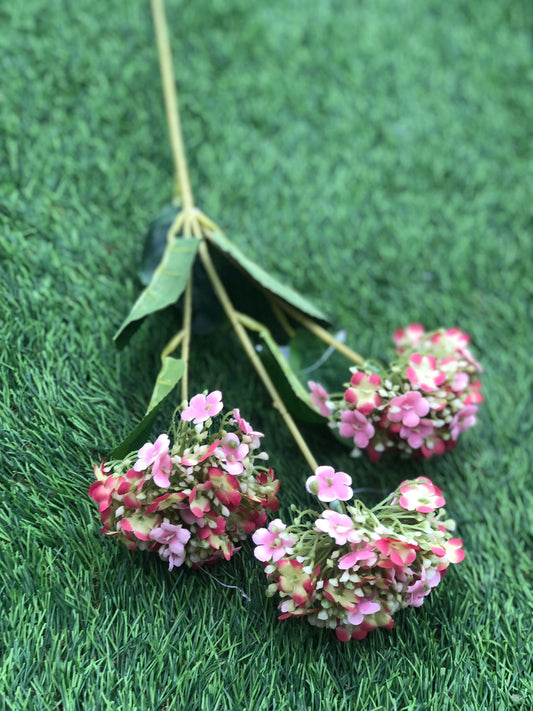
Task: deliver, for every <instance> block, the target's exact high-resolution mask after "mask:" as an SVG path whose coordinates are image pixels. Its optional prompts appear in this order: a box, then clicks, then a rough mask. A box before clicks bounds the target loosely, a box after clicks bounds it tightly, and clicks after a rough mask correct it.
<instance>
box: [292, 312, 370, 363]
mask: <svg viewBox="0 0 533 711" xmlns="http://www.w3.org/2000/svg"><path fill="white" fill-rule="evenodd" d="M279 305H280V306H281V308H282V309H283V310H284V311H285V312H286V313H287V314H288V315H289V316H290V317H291V318H293V319H294V320H295V321H298V322H299V323H301V324H302V326H303V327H304V328H306V329H307V330H308V331H309V332H310V333H312V334H313V335H314V336H316V337H317V338H319V339H320V340H321V341H324V343H327V344H328V346H333V348H335V349H336V350H338V351H339V353H342V354H343V356H345V357H346V358H348V359H349V360H351V361H352V362H354V363H356V364H357V365H364V363H365V359H364V358H363V356H361V355H359V353H356V352H355V351H353V350H352V349H351V348H348V346H345V345H344V343H341V342H340V341H338V340H337V339H336V338H334V337H333V336H332V335H331V333H329V332H328V331H326V329H325V328H322V326H319V325H318V324H317V323H315V322H314V321H312V320H311V319H310V318H307V316H304V315H303V314H302V313H301V312H300V311H298V310H297V309H295V308H293V307H292V306H290V305H289V304H287V303H286V302H285V301H279Z"/></svg>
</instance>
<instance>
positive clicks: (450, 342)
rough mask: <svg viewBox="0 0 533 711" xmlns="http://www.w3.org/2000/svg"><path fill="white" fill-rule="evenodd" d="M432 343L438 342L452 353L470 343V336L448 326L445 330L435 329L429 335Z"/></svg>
mask: <svg viewBox="0 0 533 711" xmlns="http://www.w3.org/2000/svg"><path fill="white" fill-rule="evenodd" d="M431 341H432V343H435V344H437V343H439V344H442V345H444V346H445V348H446V350H447V351H449V352H451V353H454V352H455V351H461V350H463V348H466V346H467V345H468V344H469V343H470V336H469V335H468V334H467V333H464V332H463V331H461V330H460V329H458V328H449V329H448V330H447V331H444V332H442V331H437V333H435V334H434V335H433V336H432V337H431Z"/></svg>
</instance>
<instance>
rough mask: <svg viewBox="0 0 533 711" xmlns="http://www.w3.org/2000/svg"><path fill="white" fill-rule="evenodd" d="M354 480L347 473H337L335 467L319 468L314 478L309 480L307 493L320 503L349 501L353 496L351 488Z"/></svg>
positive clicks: (311, 477)
mask: <svg viewBox="0 0 533 711" xmlns="http://www.w3.org/2000/svg"><path fill="white" fill-rule="evenodd" d="M351 483H352V478H351V476H349V475H348V474H346V473H345V472H336V471H335V470H334V469H333V467H329V466H323V467H318V469H317V470H316V472H315V473H314V475H313V476H310V477H309V478H308V479H307V482H306V484H305V487H306V489H307V491H309V492H310V493H312V494H315V496H317V497H318V499H319V500H320V501H325V502H329V501H335V500H336V499H338V500H339V501H348V499H351V498H352V496H353V491H352V489H351V488H350V485H351Z"/></svg>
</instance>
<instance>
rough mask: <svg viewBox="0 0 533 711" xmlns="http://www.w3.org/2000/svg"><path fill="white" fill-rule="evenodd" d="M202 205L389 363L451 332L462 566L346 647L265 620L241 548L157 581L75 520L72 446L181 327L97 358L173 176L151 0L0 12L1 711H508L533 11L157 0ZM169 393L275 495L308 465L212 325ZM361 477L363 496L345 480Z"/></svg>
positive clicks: (38, 1) (80, 496)
mask: <svg viewBox="0 0 533 711" xmlns="http://www.w3.org/2000/svg"><path fill="white" fill-rule="evenodd" d="M167 5H168V10H167V11H168V14H169V19H170V25H171V31H172V37H173V45H174V52H175V67H176V72H177V75H178V79H179V88H180V100H181V105H182V120H183V127H184V132H185V139H186V145H187V149H188V157H189V163H190V172H191V179H192V183H193V188H194V190H195V196H196V200H197V203H198V205H199V206H200V207H201V208H202V209H203V210H204V211H205V212H206V213H207V214H208V215H210V216H211V217H213V218H214V219H215V220H217V221H218V222H219V223H220V224H221V225H222V226H223V227H224V229H225V231H226V233H227V234H228V235H230V236H231V238H232V239H233V240H234V241H235V242H236V243H237V244H238V245H239V246H240V247H241V248H243V249H245V250H248V253H249V254H250V255H253V256H254V258H255V259H257V261H258V262H260V263H261V264H262V265H263V266H265V267H266V268H267V269H269V270H270V271H272V273H274V274H276V275H277V276H278V277H279V278H280V279H283V280H284V281H286V282H287V283H289V284H291V285H293V286H294V287H296V288H297V289H299V290H300V291H302V292H303V293H305V294H306V295H307V296H309V297H310V298H312V299H314V300H315V301H316V303H317V304H319V305H320V306H322V308H323V309H325V310H326V311H327V312H328V313H329V314H330V315H331V317H332V318H333V320H334V321H335V322H336V323H338V324H340V325H342V326H343V327H344V328H346V329H347V332H348V343H349V345H351V346H352V347H353V348H355V349H356V350H358V351H359V352H361V353H363V354H365V355H366V356H371V357H376V358H377V357H383V358H387V357H388V354H389V353H390V348H391V334H392V332H393V331H394V330H395V329H396V328H398V327H399V326H403V325H405V324H407V323H409V322H413V321H419V322H422V323H424V324H425V325H426V326H427V327H428V328H436V327H438V326H441V325H443V326H447V327H452V326H460V327H461V328H462V329H464V330H465V331H467V332H468V333H470V334H471V336H472V339H473V348H474V349H475V351H476V353H477V355H478V356H479V358H480V359H481V361H482V363H483V365H484V368H485V373H484V375H483V391H484V395H485V398H486V400H485V403H484V404H483V405H482V406H481V408H480V411H479V418H478V419H479V422H478V425H477V428H476V429H474V430H470V431H469V432H467V433H465V434H464V435H463V437H462V439H461V441H460V443H459V446H458V447H457V449H456V450H455V451H454V452H451V453H448V454H446V455H445V456H444V457H441V458H434V459H431V460H427V461H408V462H407V461H400V460H398V459H396V458H395V457H394V456H388V457H386V458H384V459H383V460H382V461H381V462H380V463H379V464H370V463H369V462H368V461H367V460H366V459H359V460H351V459H350V458H349V457H348V456H347V453H346V451H345V450H344V449H343V448H342V447H341V446H340V445H338V444H336V443H332V441H331V440H330V439H329V438H328V437H327V435H324V436H321V435H316V434H315V433H314V432H310V431H309V430H306V429H305V428H304V433H307V435H308V436H309V437H311V438H312V439H313V450H314V453H315V455H316V457H317V458H318V459H319V461H320V462H323V463H331V464H332V465H334V466H336V467H337V468H338V469H344V470H347V471H349V472H350V473H351V474H352V476H353V478H354V480H355V482H356V486H359V485H360V486H361V487H369V488H377V489H384V490H388V489H391V488H394V487H395V486H396V485H397V484H398V482H399V481H401V480H402V479H404V478H406V477H414V476H418V475H426V476H429V477H431V478H432V479H433V481H434V482H435V483H436V484H438V485H439V486H440V487H441V488H442V489H443V491H444V494H445V496H446V498H447V502H448V505H447V510H448V511H449V513H450V515H451V516H453V517H454V518H455V519H456V520H457V523H458V535H460V536H461V538H462V539H463V540H464V544H465V548H466V551H467V557H466V559H465V561H464V562H463V563H462V564H461V565H459V566H456V567H454V568H453V569H452V570H450V571H449V574H448V575H447V576H446V579H445V580H444V581H443V583H442V584H441V586H439V588H438V589H437V590H435V591H434V592H433V593H432V594H431V595H430V597H429V598H428V599H427V600H426V602H425V604H424V606H423V607H422V608H420V609H418V610H414V609H412V610H408V611H403V612H400V613H398V614H397V616H396V627H395V629H394V630H392V631H390V632H387V631H377V632H375V633H373V634H372V635H370V636H369V637H368V638H367V639H366V640H365V641H363V642H351V643H349V644H342V643H340V642H338V641H337V640H336V639H335V637H334V635H333V634H332V633H331V632H328V631H320V630H316V629H314V628H311V627H310V626H309V625H307V624H306V623H305V622H304V621H300V620H291V621H285V622H278V621H277V619H276V618H277V612H276V609H275V603H274V601H272V600H269V599H266V598H265V596H264V591H265V588H266V584H265V579H264V575H263V573H262V568H261V564H260V563H259V562H258V561H255V560H254V558H253V556H252V552H251V546H250V545H249V544H245V545H244V546H243V549H242V551H241V552H240V553H239V554H238V555H236V556H235V557H234V558H233V559H232V560H231V561H230V562H229V563H227V564H220V565H218V566H216V567H214V568H210V569H209V571H208V572H209V574H210V575H214V576H216V577H217V578H218V579H219V581H221V582H222V583H224V584H225V585H226V586H232V585H234V586H238V588H240V589H241V590H242V591H243V592H244V593H245V594H246V595H247V597H248V598H250V599H247V598H245V597H244V596H243V595H242V593H241V592H239V590H238V589H235V588H232V587H223V586H222V585H220V583H219V582H217V581H216V580H214V579H213V578H212V577H210V575H208V574H207V573H205V572H202V571H195V572H194V571H193V572H191V571H190V570H188V569H178V570H174V571H173V572H172V573H169V572H168V571H167V570H166V566H165V564H164V563H163V562H162V561H160V560H159V559H158V558H157V557H156V556H153V555H152V556H150V555H149V554H135V553H131V552H129V551H127V550H126V549H125V548H121V547H119V546H117V545H116V543H115V542H114V541H112V540H108V539H106V538H104V537H103V536H102V535H101V534H100V533H99V523H98V520H97V515H96V511H95V508H94V506H93V503H92V502H91V501H90V500H89V498H88V497H87V493H86V492H87V488H88V486H89V484H90V483H91V481H92V474H91V467H92V464H93V463H95V462H98V461H99V460H100V459H101V458H102V457H105V456H106V454H107V453H109V452H110V450H111V449H112V448H113V447H114V445H115V444H116V443H117V442H118V441H119V440H120V439H121V438H122V437H123V436H124V435H125V434H126V432H127V431H128V430H129V429H131V428H132V426H134V425H135V423H136V422H137V420H138V419H139V418H140V417H141V415H142V413H143V409H144V408H145V406H146V403H147V401H148V399H149V397H150V392H151V388H152V384H153V381H154V379H155V376H156V373H157V369H158V358H159V352H160V350H161V348H162V347H163V345H164V343H165V342H166V340H167V339H168V338H169V337H170V335H171V334H172V332H173V331H174V330H176V328H177V324H176V323H175V322H173V316H172V314H169V313H165V314H160V315H157V316H155V317H152V318H150V320H149V321H147V322H146V323H145V324H144V325H143V326H142V328H141V329H140V330H139V332H138V333H137V334H136V335H135V336H134V338H133V339H132V341H131V343H130V345H129V346H128V347H127V348H126V349H125V350H123V351H121V352H117V351H116V349H115V347H114V345H113V342H112V335H113V333H114V331H115V330H116V328H117V327H118V325H119V324H120V322H121V320H122V319H123V318H124V316H125V315H126V312H127V309H128V306H129V304H131V303H132V302H133V300H134V298H135V296H136V295H137V293H138V292H139V283H138V280H137V277H136V271H137V268H138V264H139V259H140V254H141V251H142V244H143V237H144V233H145V231H146V227H147V224H148V223H149V221H150V219H151V218H152V216H153V215H154V214H155V213H156V212H157V211H158V210H159V209H160V208H161V206H162V205H164V204H165V203H167V202H168V200H169V197H170V195H171V192H172V165H171V161H170V151H169V147H168V140H167V130H166V125H165V119H164V111H163V103H162V98H161V90H160V82H159V74H158V65H157V55H156V51H155V46H154V41H153V33H152V26H151V20H150V14H149V5H148V3H134V2H127V1H126V0H121V1H119V2H114V3H104V2H95V1H94V0H92V2H89V1H88V0H77V2H76V3H73V2H69V1H68V0H63V1H61V2H54V3H50V2H47V1H46V0H27V2H24V3H3V5H2V6H1V7H0V26H1V32H0V50H1V51H0V74H1V76H2V86H1V94H0V121H1V126H2V128H1V133H0V146H1V151H2V160H1V161H0V223H1V232H0V257H1V265H2V271H1V276H2V279H1V280H0V313H1V316H2V318H1V323H0V343H1V349H0V366H1V369H0V388H1V393H2V397H1V399H0V426H1V428H2V440H1V442H2V444H1V447H0V467H1V469H0V482H1V496H2V501H1V507H0V549H1V553H0V594H1V603H2V609H1V614H0V708H2V709H9V711H12V710H16V711H19V710H20V711H22V710H23V709H28V710H29V711H32V710H33V709H45V710H46V711H55V710H56V709H57V710H58V709H63V710H64V711H75V710H77V709H95V710H100V709H102V710H104V709H110V710H111V709H113V710H116V709H124V710H128V711H134V710H137V709H138V710H141V709H148V710H157V711H163V710H165V709H182V708H183V709H202V710H203V709H205V710H206V711H207V710H208V709H209V711H217V710H223V709H231V710H232V709H247V710H248V709H250V710H253V711H263V710H264V711H270V710H271V709H276V711H282V710H291V711H298V710H300V709H302V710H303V709H312V710H315V709H316V710H318V709H324V710H326V709H327V710H328V711H335V710H337V709H338V710H341V709H355V710H357V709H364V710H365V711H387V710H388V709H391V710H398V711H400V710H401V711H419V710H422V711H424V710H426V709H427V710H428V711H446V710H448V709H449V710H450V711H478V710H479V709H488V710H489V711H492V710H494V711H500V710H501V711H507V710H508V709H511V710H514V709H516V711H526V710H527V709H530V708H532V707H533V682H532V674H531V672H532V670H533V663H532V658H533V637H532V636H533V625H532V614H531V613H532V606H533V593H532V591H531V580H532V568H533V563H532V558H531V549H532V517H533V496H532V491H531V431H532V415H531V412H532V409H531V386H532V375H531V372H532V369H531V325H532V308H531V296H532V285H533V282H532V276H531V275H532V273H533V270H532V257H533V254H532V243H531V225H532V219H531V218H532V205H533V200H532V177H533V175H532V162H531V142H530V139H531V126H532V125H533V92H532V78H533V76H532V72H531V56H532V53H531V39H532V34H531V32H532V29H533V6H532V5H531V3H529V2H526V1H525V0H524V1H523V2H522V1H521V0H510V1H509V2H506V3H501V2H498V0H487V1H486V2H483V3H481V2H469V1H467V0H464V1H460V0H451V1H450V2H447V3H443V2H437V1H436V0H428V1H427V2H424V3H421V2H418V3H417V2H409V1H408V0H395V1H394V2H392V1H391V0H377V1H376V2H373V3H370V2H353V3H344V2H336V1H335V0H316V1H313V2H300V1H299V0H289V1H288V2H287V1H284V2H282V1H281V0H273V1H272V2H270V3H268V4H265V3H252V2H249V0H212V1H211V2H207V1H205V0H200V1H199V2H195V3H186V2H176V1H172V0H169V1H168V3H167ZM191 371H192V372H191V376H192V378H191V388H192V389H193V390H194V389H195V390H202V389H203V388H209V389H215V388H220V389H222V390H223V392H224V400H225V402H226V404H227V406H228V407H233V406H238V407H240V409H241V411H242V412H243V413H244V414H245V415H246V416H247V417H248V418H249V419H251V420H252V422H253V424H254V425H255V426H256V427H257V428H258V429H261V430H262V431H264V432H265V433H266V438H265V446H266V447H267V448H268V449H269V451H270V452H271V463H272V465H273V466H274V467H275V469H276V472H277V474H278V476H279V478H280V479H281V482H282V490H281V496H282V510H281V513H282V515H283V516H288V515H289V507H290V504H291V503H297V502H299V501H303V500H305V496H304V493H303V484H304V481H305V478H306V477H307V476H308V471H307V469H306V464H305V461H304V460H303V459H302V457H301V455H300V453H299V451H298V450H297V448H296V447H295V445H294V444H293V442H292V440H291V438H290V435H289V434H288V433H287V432H286V430H285V429H284V427H283V426H282V423H281V421H280V419H279V417H278V415H277V413H275V412H274V411H273V409H272V407H271V404H270V400H269V397H268V396H267V394H266V393H265V392H264V391H263V389H262V386H261V385H260V383H258V382H257V379H256V377H255V375H254V373H253V371H252V369H251V367H250V366H249V364H248V363H247V362H246V361H245V359H244V357H243V356H241V355H240V350H239V345H238V343H237V342H236V340H235V338H234V336H233V335H232V333H231V331H229V330H227V329H221V330H220V331H219V332H218V333H216V334H214V335H212V336H204V337H201V338H198V339H197V340H195V342H194V344H193V351H192V361H191ZM370 496H372V494H370Z"/></svg>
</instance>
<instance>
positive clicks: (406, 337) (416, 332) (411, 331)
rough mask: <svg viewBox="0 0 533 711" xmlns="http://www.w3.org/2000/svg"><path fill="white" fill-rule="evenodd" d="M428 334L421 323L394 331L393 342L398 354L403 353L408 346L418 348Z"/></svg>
mask: <svg viewBox="0 0 533 711" xmlns="http://www.w3.org/2000/svg"><path fill="white" fill-rule="evenodd" d="M425 332H426V330H425V328H424V326H422V324H420V323H412V324H411V325H410V326H407V327H406V328H399V329H398V330H397V331H394V335H393V340H394V343H395V344H396V350H397V352H398V353H403V352H404V351H405V348H406V347H407V346H416V345H418V344H419V343H420V341H421V340H422V338H423V336H424V333H425Z"/></svg>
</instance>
